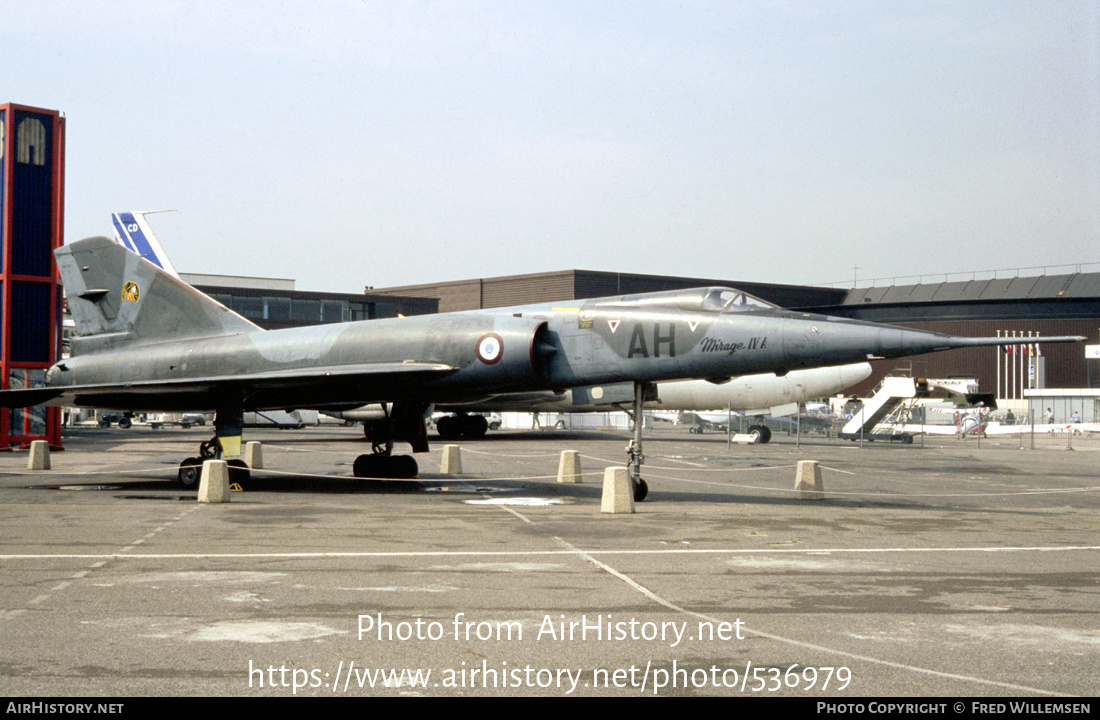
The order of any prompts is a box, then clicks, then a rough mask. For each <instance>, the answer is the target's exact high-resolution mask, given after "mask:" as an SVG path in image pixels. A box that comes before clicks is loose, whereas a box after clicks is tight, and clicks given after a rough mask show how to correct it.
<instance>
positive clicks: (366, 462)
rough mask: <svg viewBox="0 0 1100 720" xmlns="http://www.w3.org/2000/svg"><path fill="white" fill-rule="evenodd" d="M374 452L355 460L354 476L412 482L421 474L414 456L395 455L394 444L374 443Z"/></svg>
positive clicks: (353, 466) (352, 469)
mask: <svg viewBox="0 0 1100 720" xmlns="http://www.w3.org/2000/svg"><path fill="white" fill-rule="evenodd" d="M373 449H374V452H370V453H367V454H366V455H360V456H359V457H357V458H355V463H354V464H352V466H351V471H352V474H353V475H355V477H359V478H378V479H382V480H411V479H412V478H415V477H416V476H417V474H418V473H419V472H420V466H419V465H417V463H416V459H415V458H414V457H413V456H412V455H394V454H393V443H392V442H389V443H377V442H376V443H374V445H373Z"/></svg>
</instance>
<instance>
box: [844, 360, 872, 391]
mask: <svg viewBox="0 0 1100 720" xmlns="http://www.w3.org/2000/svg"><path fill="white" fill-rule="evenodd" d="M839 370H840V380H841V382H843V383H844V387H846V388H849V387H852V386H853V385H855V384H856V383H859V382H863V381H864V380H866V379H867V378H869V377H871V363H856V364H855V365H841V366H840V368H839Z"/></svg>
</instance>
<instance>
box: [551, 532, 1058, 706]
mask: <svg viewBox="0 0 1100 720" xmlns="http://www.w3.org/2000/svg"><path fill="white" fill-rule="evenodd" d="M554 541H555V542H557V543H558V544H559V545H561V546H562V547H564V548H566V549H568V550H569V551H570V552H572V553H573V554H575V555H576V556H577V557H580V558H583V559H585V560H587V561H588V562H590V563H592V564H593V565H595V566H596V567H598V568H600V569H601V570H603V571H604V572H606V573H608V574H609V575H611V576H613V577H615V578H618V579H619V580H622V581H623V582H624V583H626V584H627V585H628V586H630V587H631V588H633V589H634V590H635V591H637V592H639V593H641V594H642V595H644V596H645V597H647V598H649V599H650V600H652V601H653V602H655V603H657V604H658V605H663V606H664V607H667V608H669V609H670V610H673V611H675V612H678V613H682V614H684V615H690V616H692V617H697V618H701V619H703V620H706V621H708V622H714V623H718V622H722V619H721V618H718V617H713V616H710V615H705V614H703V613H699V612H695V611H694V610H688V609H687V608H684V607H681V606H679V605H677V604H676V603H674V602H672V601H670V600H666V599H665V598H663V597H661V596H660V595H658V594H657V593H655V592H653V591H652V590H650V589H649V588H647V587H645V586H644V585H642V584H640V583H638V582H637V581H635V580H634V579H632V578H630V577H629V576H627V575H625V574H623V573H621V572H619V571H618V570H616V569H615V568H613V567H611V566H610V565H608V564H606V563H603V562H600V561H599V560H597V559H596V558H595V557H593V555H595V554H597V553H592V552H585V551H583V550H580V549H579V548H576V547H574V546H573V545H571V544H569V543H568V542H566V541H565V540H563V539H561V538H560V537H555V538H554ZM742 628H744V630H745V631H746V632H748V633H751V634H753V635H756V636H757V637H762V638H766V639H768V640H774V641H775V642H779V643H783V644H785V645H793V646H795V647H800V648H805V649H808V650H814V651H817V652H823V653H828V654H830V655H839V656H841V657H846V658H851V659H853V660H859V661H862V662H868V663H872V664H875V665H882V666H885V667H892V668H896V669H898V670H904V671H907V672H914V673H920V674H923V675H934V676H936V677H941V678H947V679H949V680H959V681H962V682H969V683H976V684H979V685H991V686H993V687H998V688H1005V689H1008V690H1015V691H1023V692H1032V693H1036V694H1039V695H1061V694H1062V693H1060V692H1057V691H1053V690H1044V689H1042V688H1035V687H1030V686H1027V685H1017V684H1015V683H1006V682H1000V681H998V680H988V679H986V678H979V677H973V676H970V675H959V674H956V673H949V672H943V671H942V670H931V669H929V668H923V667H918V666H916V665H907V664H905V663H899V662H894V661H893V660H884V659H882V658H876V657H871V656H870V655H860V654H858V653H853V652H848V651H846V650H838V649H836V648H830V647H826V646H824V645H816V644H814V643H809V642H805V641H802V640H795V639H794V638H788V637H783V636H782V635H775V634H773V633H769V632H764V631H763V630H758V629H756V628H754V627H751V626H748V625H742Z"/></svg>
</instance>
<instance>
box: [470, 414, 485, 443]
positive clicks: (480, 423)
mask: <svg viewBox="0 0 1100 720" xmlns="http://www.w3.org/2000/svg"><path fill="white" fill-rule="evenodd" d="M466 425H467V427H466V437H469V438H481V437H485V433H487V432H489V421H488V420H486V419H485V416H483V415H470V416H469V418H468V419H467V420H466Z"/></svg>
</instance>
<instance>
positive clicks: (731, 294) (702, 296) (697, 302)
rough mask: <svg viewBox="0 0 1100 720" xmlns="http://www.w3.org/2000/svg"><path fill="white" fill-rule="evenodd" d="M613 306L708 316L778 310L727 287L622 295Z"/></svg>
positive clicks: (754, 297) (751, 296)
mask: <svg viewBox="0 0 1100 720" xmlns="http://www.w3.org/2000/svg"><path fill="white" fill-rule="evenodd" d="M600 304H601V305H603V304H604V303H600ZM613 304H615V305H622V306H626V307H650V306H660V307H668V308H676V309H677V310H696V311H698V312H708V313H719V312H744V311H746V310H754V309H755V310H760V309H775V308H778V307H779V306H778V305H773V304H772V303H770V302H767V301H765V300H761V299H760V298H758V297H756V296H754V295H749V294H748V293H747V292H742V291H741V290H735V289H733V288H727V287H700V288H688V289H686V290H666V291H664V292H653V293H641V294H638V295H624V296H622V297H620V298H616V300H615V302H614V303H613Z"/></svg>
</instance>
